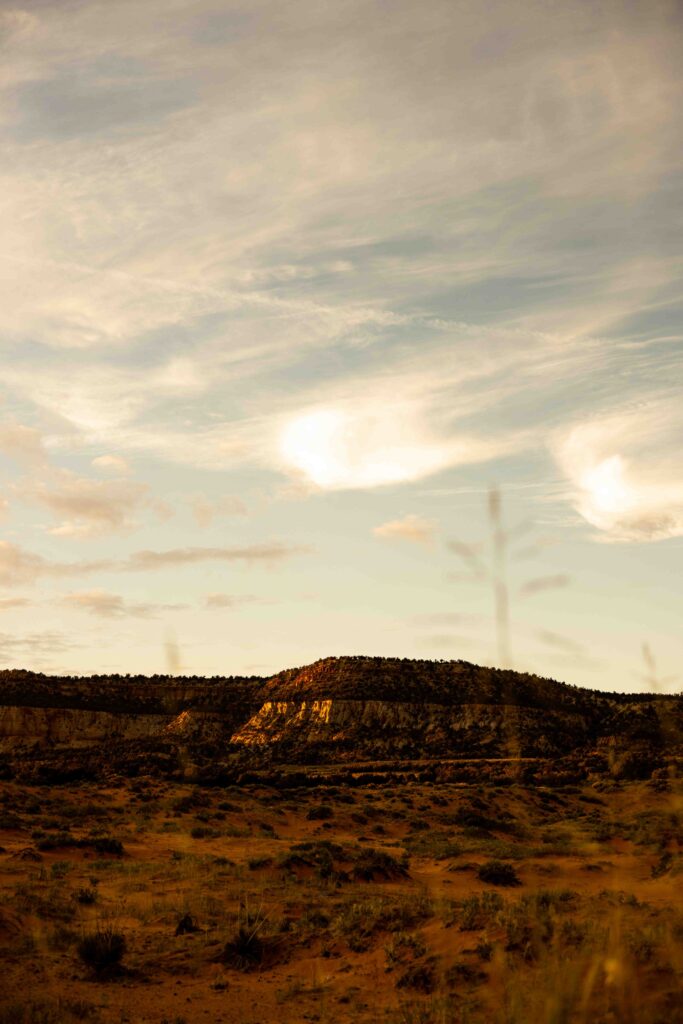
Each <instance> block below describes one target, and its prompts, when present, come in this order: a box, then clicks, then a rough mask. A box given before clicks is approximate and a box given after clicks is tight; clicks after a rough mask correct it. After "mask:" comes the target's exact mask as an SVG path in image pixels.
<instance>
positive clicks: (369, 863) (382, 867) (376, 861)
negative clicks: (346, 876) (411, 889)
mask: <svg viewBox="0 0 683 1024" xmlns="http://www.w3.org/2000/svg"><path fill="white" fill-rule="evenodd" d="M407 876H408V863H407V860H406V859H405V858H404V859H402V860H400V861H398V860H396V858H395V857H392V855H391V854H390V853H387V852H386V850H375V849H374V848H373V847H367V848H366V849H364V850H361V851H360V853H359V854H358V855H357V857H356V859H355V863H354V865H353V877H354V879H355V880H356V881H364V882H374V881H378V880H380V879H384V880H386V879H390V878H407Z"/></svg>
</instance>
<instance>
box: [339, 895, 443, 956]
mask: <svg viewBox="0 0 683 1024" xmlns="http://www.w3.org/2000/svg"><path fill="white" fill-rule="evenodd" d="M432 913H433V907H432V903H431V900H430V898H429V895H428V893H426V892H421V893H416V894H415V895H412V896H407V897H403V898H400V899H396V898H393V899H392V898H390V897H387V896H373V897H368V898H367V899H363V900H354V901H353V902H349V903H346V904H345V905H343V906H342V907H341V909H340V911H339V913H338V915H337V917H336V918H335V919H334V921H333V922H332V929H333V931H334V932H335V933H336V934H338V935H342V936H344V937H345V938H346V939H347V941H348V942H349V946H350V948H351V949H352V950H354V952H362V951H363V950H365V949H367V948H368V947H369V945H370V940H371V938H372V937H373V936H374V935H375V934H376V933H377V932H399V931H405V930H407V929H409V928H414V927H415V926H416V925H418V924H421V923H422V922H423V921H426V920H427V919H428V918H429V917H431V916H432Z"/></svg>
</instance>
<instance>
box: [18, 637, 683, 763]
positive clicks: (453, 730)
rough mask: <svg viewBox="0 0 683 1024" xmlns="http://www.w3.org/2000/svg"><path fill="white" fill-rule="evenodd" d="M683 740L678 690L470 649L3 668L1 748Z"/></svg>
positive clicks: (523, 752) (301, 748) (506, 748)
mask: <svg viewBox="0 0 683 1024" xmlns="http://www.w3.org/2000/svg"><path fill="white" fill-rule="evenodd" d="M682 740H683V700H682V698H681V697H663V696H655V695H650V694H635V695H629V694H618V693H601V692H600V691H597V690H587V689H582V688H579V687H575V686H571V685H568V684H566V683H560V682H557V681H555V680H552V679H544V678H540V677H538V676H533V675H529V674H526V673H519V672H512V671H508V670H500V669H494V668H486V667H482V666H478V665H473V664H470V663H469V662H465V661H448V662H444V661H436V662H435V661H412V660H408V659H398V658H366V657H343V658H325V659H322V660H320V661H317V662H315V663H314V664H312V665H309V666H305V667H302V668H295V669H288V670H286V671H283V672H280V673H278V674H276V675H275V676H273V677H272V678H270V679H261V678H258V677H249V678H246V677H214V678H211V679H204V678H200V677H188V676H186V677H174V676H155V677H151V678H148V677H144V676H130V677H129V676H126V677H122V676H92V677H89V678H76V677H51V676H45V675H41V674H36V673H30V672H23V671H11V672H4V673H2V675H1V676H0V743H1V744H2V749H3V750H4V751H5V752H6V753H10V752H15V751H17V750H26V748H32V749H33V750H34V752H35V753H39V752H41V751H42V750H43V749H44V748H45V747H47V746H48V745H49V746H50V747H53V748H61V749H68V748H82V747H88V746H94V745H97V744H101V743H102V742H108V743H109V744H111V743H114V742H123V743H125V742H133V741H135V742H137V743H140V742H143V743H144V742H145V741H147V742H153V743H155V744H157V745H158V744H160V743H161V744H162V745H166V746H169V747H174V746H177V745H178V744H182V745H184V746H189V747H190V748H196V749H197V750H199V751H202V750H203V751H204V753H205V754H208V755H209V756H214V757H219V758H223V757H225V756H227V755H229V754H230V753H231V752H232V753H233V754H234V753H239V752H240V751H241V752H243V753H244V752H246V751H250V752H251V754H252V755H253V756H260V757H264V756H266V757H267V758H268V759H269V760H271V759H273V758H275V759H277V760H279V761H296V762H300V763H316V762H319V761H328V760H349V759H352V758H369V759H372V758H408V759H415V758H425V757H427V758H429V757H441V758H447V757H493V758H501V757H502V758H510V757H513V758H514V757H557V756H562V755H567V754H571V753H573V752H576V751H578V750H589V749H592V748H594V747H595V746H596V745H597V746H602V747H605V746H609V745H610V744H611V745H612V747H613V746H614V745H615V744H616V745H618V746H623V745H627V746H628V745H632V744H640V745H647V746H648V747H649V748H650V749H651V750H658V749H662V748H671V749H672V750H673V749H675V748H676V747H677V746H678V745H679V744H681V742H682Z"/></svg>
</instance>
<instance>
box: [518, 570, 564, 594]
mask: <svg viewBox="0 0 683 1024" xmlns="http://www.w3.org/2000/svg"><path fill="white" fill-rule="evenodd" d="M571 580H572V578H571V576H568V575H567V573H563V572H560V573H555V575H552V576H538V577H537V578H536V579H533V580H528V581H527V582H526V583H523V584H522V586H521V587H520V588H519V592H520V594H521V595H522V596H523V597H530V596H531V595H532V594H538V593H540V592H541V591H544V590H557V589H558V588H560V587H568V586H569V584H570V583H571Z"/></svg>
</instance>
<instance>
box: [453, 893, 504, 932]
mask: <svg viewBox="0 0 683 1024" xmlns="http://www.w3.org/2000/svg"><path fill="white" fill-rule="evenodd" d="M504 906H505V900H504V899H503V898H502V896H499V895H498V893H497V892H483V893H482V894H481V896H470V897H469V898H468V899H466V900H464V901H463V903H462V906H461V909H460V922H459V928H460V931H461V932H474V931H479V930H480V929H481V928H486V927H487V926H488V925H489V924H491V923H492V922H493V921H494V920H495V918H496V917H497V916H498V914H499V912H500V911H501V910H502V909H503V907H504Z"/></svg>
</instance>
